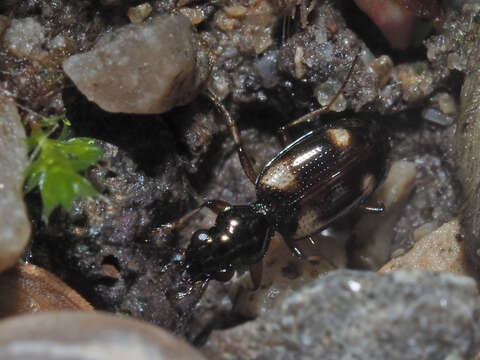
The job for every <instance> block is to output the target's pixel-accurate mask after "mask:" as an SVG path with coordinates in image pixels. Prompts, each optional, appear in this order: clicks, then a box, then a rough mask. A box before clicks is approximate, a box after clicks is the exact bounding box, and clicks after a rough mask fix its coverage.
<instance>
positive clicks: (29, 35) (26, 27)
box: [3, 17, 45, 57]
mask: <svg viewBox="0 0 480 360" xmlns="http://www.w3.org/2000/svg"><path fill="white" fill-rule="evenodd" d="M3 41H4V46H5V47H6V48H7V49H8V50H9V51H12V52H13V53H15V54H16V55H17V56H26V57H34V56H39V55H42V54H45V52H44V51H43V50H42V44H43V43H44V42H45V33H44V29H43V27H42V25H41V24H40V23H39V22H38V21H37V20H36V19H35V18H33V17H28V18H25V19H13V20H12V22H11V24H10V26H9V27H8V28H7V30H6V31H5V35H4V36H3Z"/></svg>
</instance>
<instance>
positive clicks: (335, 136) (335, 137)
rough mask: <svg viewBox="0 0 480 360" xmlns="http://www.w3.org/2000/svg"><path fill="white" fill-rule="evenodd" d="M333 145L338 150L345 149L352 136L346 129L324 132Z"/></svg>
mask: <svg viewBox="0 0 480 360" xmlns="http://www.w3.org/2000/svg"><path fill="white" fill-rule="evenodd" d="M325 133H326V134H327V136H328V137H329V139H330V141H331V142H332V144H333V145H335V146H337V147H339V148H345V147H347V146H349V145H350V143H351V141H352V135H351V134H350V131H348V130H347V129H341V128H340V129H328V130H327V131H326V132H325Z"/></svg>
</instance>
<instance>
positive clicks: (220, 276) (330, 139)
mask: <svg viewBox="0 0 480 360" xmlns="http://www.w3.org/2000/svg"><path fill="white" fill-rule="evenodd" d="M354 63H355V62H354ZM353 67H354V65H352V67H351V69H350V73H349V75H348V76H347V79H346V80H345V83H344V86H345V84H346V81H347V80H348V78H349V77H350V75H351V73H352V70H353ZM344 86H342V89H341V90H340V91H339V92H338V93H337V95H336V96H335V97H334V99H332V101H331V102H330V104H329V105H327V107H325V108H322V109H319V110H316V111H314V112H312V113H310V114H307V115H305V116H303V117H301V118H299V119H297V120H295V121H293V122H291V123H289V124H288V125H287V126H284V127H283V128H282V129H281V135H282V136H281V138H282V143H283V144H282V145H283V146H284V148H283V150H282V151H280V152H279V153H278V154H277V155H276V156H275V157H274V158H273V159H272V160H270V161H269V162H268V163H267V164H266V165H265V167H264V168H263V169H262V170H261V172H260V173H259V174H258V176H256V174H255V173H254V170H253V167H252V165H251V163H250V161H249V159H248V156H247V155H246V153H245V150H244V147H243V145H242V141H241V139H240V136H239V132H238V128H237V126H236V123H235V121H234V120H233V119H232V118H231V116H230V114H229V113H228V111H227V110H226V109H225V107H224V106H223V104H221V103H220V101H218V100H217V99H216V98H215V96H213V95H211V98H212V100H213V101H214V102H215V103H216V105H217V107H218V109H219V110H220V111H221V112H222V113H223V116H224V117H225V119H226V120H227V123H228V125H229V128H230V131H231V134H232V136H233V138H234V140H235V143H236V145H237V152H238V156H239V158H240V161H241V163H242V167H243V169H244V171H245V174H246V175H247V176H248V178H249V179H250V180H251V181H252V183H253V184H254V185H255V189H256V194H257V200H256V201H255V202H253V203H251V204H248V205H230V204H228V203H226V202H224V201H221V200H210V201H207V202H205V203H204V204H203V205H202V207H208V208H209V209H211V210H212V211H214V212H215V213H216V214H217V219H216V222H215V225H214V226H213V227H212V228H210V229H208V230H198V231H196V232H195V233H194V234H193V236H192V238H191V241H190V244H189V246H188V248H187V249H186V251H185V256H184V260H185V262H186V266H187V269H188V271H189V273H190V274H192V276H193V277H194V278H195V279H202V280H206V279H211V278H212V279H215V280H219V281H227V280H229V279H230V278H231V277H232V276H233V274H234V272H235V270H237V269H239V268H240V267H242V266H245V265H250V270H251V275H252V281H253V283H254V285H255V287H256V288H257V287H258V286H259V285H260V282H261V274H262V258H263V256H264V254H265V252H266V250H267V249H268V246H269V243H270V239H271V238H272V236H273V233H274V232H275V231H278V232H279V233H280V234H281V235H282V236H283V238H284V240H285V242H286V243H287V245H288V246H289V247H290V248H291V249H292V251H294V253H296V254H297V255H299V256H302V253H301V252H300V250H299V248H298V247H297V246H296V242H297V241H299V240H300V239H303V238H306V237H309V236H310V235H311V234H313V233H316V232H319V231H321V230H323V229H325V228H326V227H327V226H329V225H330V224H331V223H332V221H334V220H336V219H338V218H339V217H340V216H342V215H344V214H346V213H348V212H349V211H351V210H352V209H354V208H356V207H358V206H363V207H364V209H365V210H367V211H373V212H381V211H382V207H381V206H380V207H367V206H364V205H362V204H363V202H364V200H365V199H366V198H367V197H368V196H369V195H370V194H371V193H372V192H373V190H375V188H376V187H377V186H378V185H379V183H381V181H382V180H383V178H384V176H385V173H386V168H387V165H386V164H387V156H388V152H389V142H388V137H386V136H385V133H384V131H382V129H381V128H380V126H379V125H378V122H375V121H365V120H358V119H342V120H337V121H335V122H332V123H328V124H324V125H323V126H321V127H319V128H316V129H314V130H312V131H309V132H308V133H306V134H304V135H303V136H301V137H300V138H298V139H296V140H295V141H293V142H291V141H290V139H289V137H288V136H287V134H288V129H289V128H292V127H294V126H297V125H299V124H301V123H305V122H307V121H309V120H310V119H311V118H312V117H313V116H316V115H318V114H320V113H323V112H326V111H328V107H329V106H330V105H331V104H332V103H333V102H334V101H335V100H336V98H337V97H338V95H339V94H340V92H341V91H343V87H344Z"/></svg>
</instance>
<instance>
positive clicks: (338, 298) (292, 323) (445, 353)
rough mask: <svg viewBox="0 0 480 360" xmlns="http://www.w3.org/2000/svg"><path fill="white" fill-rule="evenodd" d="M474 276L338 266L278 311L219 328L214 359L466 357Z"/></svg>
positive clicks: (211, 347)
mask: <svg viewBox="0 0 480 360" xmlns="http://www.w3.org/2000/svg"><path fill="white" fill-rule="evenodd" d="M477 296H478V294H477V290H476V284H475V282H474V281H473V280H472V279H470V278H467V277H461V276H455V275H452V274H433V273H425V272H418V271H398V272H395V273H391V274H387V275H379V274H374V273H369V272H355V271H345V270H343V271H336V272H332V273H330V274H328V275H326V276H324V277H321V278H319V279H318V280H317V281H316V283H314V284H311V285H309V286H308V287H304V288H302V289H301V290H299V291H298V292H297V293H295V294H292V295H291V296H289V297H288V298H287V299H286V300H285V301H284V302H283V303H282V304H281V306H279V307H278V308H277V309H276V310H275V311H270V312H267V313H265V314H262V315H261V316H260V317H259V318H257V319H256V320H255V321H252V322H249V323H246V324H244V325H241V326H238V327H236V328H233V329H230V330H226V331H223V332H222V331H215V332H214V333H213V334H212V337H211V338H210V340H209V342H208V343H207V345H206V347H205V348H204V349H203V352H204V353H205V354H206V356H207V357H208V358H209V359H238V360H240V359H391V360H396V359H398V360H400V359H401V360H409V359H411V360H413V359H424V360H428V359H447V358H450V357H449V356H452V358H455V359H468V358H469V356H471V355H472V353H473V351H474V350H475V340H474V339H475V337H476V336H477V337H478V334H475V329H476V327H475V326H476V325H478V324H476V322H477V320H476V318H475V316H474V312H475V311H478V304H477V302H476V298H477Z"/></svg>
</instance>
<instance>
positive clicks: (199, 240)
mask: <svg viewBox="0 0 480 360" xmlns="http://www.w3.org/2000/svg"><path fill="white" fill-rule="evenodd" d="M211 239H212V237H211V236H210V235H209V234H208V232H207V231H206V230H197V231H195V233H194V234H193V235H192V239H191V241H190V244H191V245H192V246H201V245H202V244H205V243H207V242H208V240H210V241H211Z"/></svg>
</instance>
